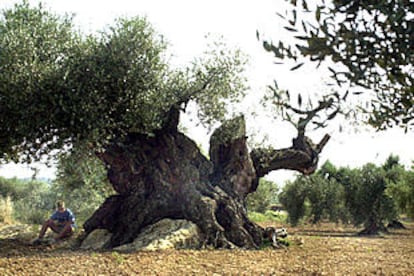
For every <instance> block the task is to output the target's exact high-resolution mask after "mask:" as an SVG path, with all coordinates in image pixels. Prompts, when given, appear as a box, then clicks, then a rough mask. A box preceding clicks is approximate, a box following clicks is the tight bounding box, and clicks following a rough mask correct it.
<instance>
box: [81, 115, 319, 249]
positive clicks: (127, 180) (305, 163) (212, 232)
mask: <svg viewBox="0 0 414 276" xmlns="http://www.w3.org/2000/svg"><path fill="white" fill-rule="evenodd" d="M178 119H179V113H178V110H175V109H172V110H171V112H170V114H169V120H168V121H167V122H166V123H165V125H164V126H163V128H162V129H161V130H159V131H158V132H157V133H155V136H154V137H149V136H147V135H140V134H130V135H128V136H127V137H126V138H125V139H123V140H122V141H116V142H114V143H113V144H112V145H111V146H110V147H108V148H107V149H106V150H105V151H104V152H103V153H100V154H99V157H100V158H101V159H102V160H103V161H104V162H105V164H106V165H107V168H108V178H109V180H110V182H111V184H112V185H113V187H114V189H115V190H116V192H117V194H116V195H114V196H111V197H109V198H108V199H107V200H106V201H105V202H104V203H103V205H102V206H101V207H100V208H99V209H98V210H97V211H96V212H95V213H94V214H93V216H92V217H91V218H90V219H89V220H88V221H86V222H85V224H84V228H85V231H86V233H90V232H91V231H93V230H94V229H97V228H100V229H107V230H109V231H110V232H111V233H112V234H113V235H112V238H111V240H110V242H109V244H107V247H108V248H111V247H115V246H118V245H121V244H125V243H129V242H132V241H133V240H134V238H135V237H136V236H137V235H138V233H139V232H140V230H141V229H142V228H144V227H145V226H147V225H150V224H153V223H155V222H157V221H159V220H161V219H163V218H173V219H187V220H189V221H192V222H194V223H195V224H197V225H198V226H199V228H200V230H201V232H202V234H203V239H204V240H203V243H204V244H205V245H207V246H213V247H215V248H233V247H243V248H258V247H259V246H260V244H261V243H262V239H263V234H264V229H263V228H261V227H260V226H258V225H256V224H255V223H253V222H251V221H250V220H249V219H248V217H247V211H246V208H245V199H246V196H247V195H248V194H249V193H251V192H253V191H255V190H256V188H257V183H258V179H259V178H260V177H262V176H264V175H265V174H266V173H268V172H270V171H272V170H276V169H293V170H297V171H301V172H304V173H311V172H313V171H314V170H315V168H316V163H317V155H318V153H319V152H320V150H321V149H322V147H323V145H322V144H319V145H318V146H315V145H314V144H313V143H311V142H310V140H309V139H307V138H306V137H305V136H302V137H299V138H297V139H296V140H294V142H293V146H292V147H291V148H288V149H282V150H263V149H255V150H253V151H252V152H251V153H250V152H249V150H248V148H247V145H246V139H247V137H246V134H245V123H244V119H243V117H239V118H236V119H233V120H231V121H228V122H226V123H225V124H223V125H222V126H221V127H220V128H218V129H217V130H216V131H215V132H214V133H213V135H212V137H211V140H210V160H208V159H207V158H206V157H205V156H203V155H202V154H201V152H200V151H199V149H198V147H197V145H196V144H195V143H194V142H193V141H192V140H190V139H189V138H188V137H186V136H185V135H184V134H182V133H180V132H179V131H178V130H177V125H178ZM325 140H327V139H325ZM324 143H326V141H325V142H324Z"/></svg>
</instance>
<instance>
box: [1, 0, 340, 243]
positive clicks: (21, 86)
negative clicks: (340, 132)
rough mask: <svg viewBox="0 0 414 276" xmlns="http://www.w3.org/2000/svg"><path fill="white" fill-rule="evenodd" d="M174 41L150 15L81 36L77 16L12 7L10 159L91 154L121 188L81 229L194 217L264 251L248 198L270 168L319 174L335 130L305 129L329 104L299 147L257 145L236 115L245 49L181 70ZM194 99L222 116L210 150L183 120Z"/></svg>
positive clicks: (8, 29)
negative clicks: (318, 136)
mask: <svg viewBox="0 0 414 276" xmlns="http://www.w3.org/2000/svg"><path fill="white" fill-rule="evenodd" d="M166 48H167V44H166V42H165V41H164V39H163V38H162V36H160V35H159V34H157V32H156V31H155V30H154V29H153V28H152V26H151V24H150V23H149V22H148V21H147V20H146V19H145V18H140V17H134V18H124V19H119V20H117V21H116V22H115V23H114V24H113V25H112V26H111V27H109V28H107V29H106V30H105V31H103V32H101V33H97V34H83V33H81V32H79V31H76V29H75V28H74V26H73V24H72V20H71V18H69V17H61V16H57V15H55V14H53V13H51V12H49V11H47V10H45V9H43V8H42V7H31V6H30V5H29V4H28V3H27V2H23V3H22V4H18V5H16V6H15V7H14V8H11V9H8V10H4V11H3V12H2V15H1V18H0V49H1V51H0V68H1V72H2V73H1V75H0V106H1V107H2V108H1V110H0V142H1V143H0V159H1V160H20V161H26V162H30V161H33V160H39V159H41V158H42V156H45V155H47V156H49V157H53V156H56V152H57V153H67V152H70V151H73V150H75V149H80V148H86V149H87V150H89V151H90V152H93V153H94V154H95V155H96V156H97V157H98V158H99V159H100V160H101V161H102V162H103V163H104V166H105V168H106V170H107V178H108V181H109V182H110V184H111V185H112V187H113V189H114V191H115V194H114V195H111V196H109V197H108V198H107V199H106V200H105V201H104V203H103V204H102V205H101V206H100V207H99V208H98V209H97V210H96V212H95V213H94V214H93V215H92V216H91V217H90V218H89V219H88V220H87V221H86V222H85V223H84V225H83V227H84V229H85V231H86V234H89V233H91V232H92V231H93V230H95V229H107V230H108V231H110V232H111V234H112V235H111V239H110V241H109V242H108V243H107V244H106V247H108V248H111V247H115V246H118V245H121V244H125V243H129V242H132V241H133V240H134V238H135V237H136V236H137V235H138V234H139V232H140V231H141V230H142V229H143V228H144V227H146V226H148V225H151V224H153V223H156V222H157V221H159V220H161V219H164V218H172V219H187V220H189V221H192V222H194V223H195V224H196V225H197V226H198V227H199V229H200V233H202V239H203V240H202V241H200V243H202V244H205V245H209V246H213V247H245V248H258V247H259V246H260V243H261V242H262V238H263V232H264V230H263V229H262V227H260V226H259V225H257V224H255V223H253V222H251V221H250V220H249V219H248V217H247V214H246V208H245V206H246V205H245V199H246V196H247V195H248V194H249V193H251V192H253V191H255V190H256V188H257V186H258V185H259V178H261V177H263V176H264V175H266V174H267V173H269V172H270V171H272V170H277V169H291V170H296V171H299V172H303V173H306V174H310V173H312V172H314V171H315V169H316V165H317V161H318V154H319V153H320V152H321V150H322V148H323V146H324V145H325V144H326V142H327V140H328V138H327V137H325V138H324V139H323V140H322V141H321V143H319V144H314V143H312V141H311V140H310V139H309V138H308V137H306V136H305V127H306V125H307V123H308V122H309V121H310V120H311V119H312V118H314V117H315V115H316V113H317V112H319V111H321V110H322V109H324V107H327V105H326V104H325V105H324V106H322V105H321V106H320V107H319V109H316V110H311V111H310V112H308V113H306V112H304V113H302V114H304V115H307V116H305V117H306V118H305V119H306V120H304V121H301V123H300V124H299V125H300V127H299V128H298V136H297V137H296V138H294V139H293V145H292V146H291V147H288V148H282V149H273V148H266V149H261V148H255V149H252V150H251V151H249V149H248V147H247V145H246V141H247V137H246V130H245V122H244V117H243V115H242V114H240V115H239V116H237V117H235V118H231V117H230V116H229V113H228V110H229V108H228V107H229V106H231V105H232V104H236V103H237V102H238V100H240V99H241V98H242V97H243V95H244V94H245V93H246V85H245V81H244V77H243V74H242V73H243V68H244V63H245V59H244V58H243V55H242V54H241V53H240V51H238V50H229V49H228V48H227V47H225V46H224V45H223V44H222V43H221V42H218V43H217V44H216V45H215V47H214V48H212V49H209V50H208V51H206V53H205V55H204V56H202V57H200V58H199V59H196V60H195V62H194V63H192V64H191V65H189V66H188V67H184V68H173V67H171V66H169V64H168V57H167V56H166V54H165V53H166V51H165V50H166ZM190 103H192V104H195V105H196V106H197V115H198V117H199V119H200V120H201V121H202V122H203V123H205V124H209V125H211V126H213V125H214V126H217V125H216V124H217V123H219V122H221V123H222V124H221V126H219V127H217V128H216V129H215V130H214V132H213V134H212V135H211V138H210V149H209V159H208V158H206V157H205V156H204V155H203V154H202V153H201V152H200V150H199V148H198V147H197V145H196V143H195V142H193V141H192V140H191V139H190V138H188V137H187V136H186V135H185V134H183V133H182V132H180V131H179V129H178V123H179V121H180V115H181V114H182V113H184V112H186V110H187V106H188V104H190ZM331 103H332V102H331ZM329 106H330V105H329Z"/></svg>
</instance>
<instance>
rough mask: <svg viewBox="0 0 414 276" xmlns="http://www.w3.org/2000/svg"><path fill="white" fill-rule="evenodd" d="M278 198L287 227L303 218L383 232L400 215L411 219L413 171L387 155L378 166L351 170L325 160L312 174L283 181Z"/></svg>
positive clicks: (372, 232)
mask: <svg viewBox="0 0 414 276" xmlns="http://www.w3.org/2000/svg"><path fill="white" fill-rule="evenodd" d="M279 200H280V202H281V203H282V204H283V206H284V207H285V209H286V210H287V212H288V214H289V217H288V219H289V222H290V223H291V224H292V225H296V224H298V223H299V222H300V221H301V220H303V219H306V218H307V219H308V220H309V221H310V222H311V223H318V222H320V221H322V220H328V221H332V222H342V223H346V224H348V223H352V224H353V225H355V226H363V227H364V229H363V230H362V232H361V233H365V234H374V233H378V232H381V231H382V232H385V231H386V230H387V229H386V225H387V223H390V222H395V221H398V220H399V218H400V216H401V215H403V214H404V215H406V216H408V217H410V218H414V171H413V168H411V170H406V169H405V168H404V166H403V165H401V164H400V162H399V157H398V156H393V155H391V156H389V157H388V159H387V160H386V161H385V163H384V164H383V165H382V166H377V165H374V164H370V163H369V164H366V165H364V166H363V167H362V168H354V169H351V168H347V167H339V168H337V167H335V166H334V165H333V164H332V163H331V162H329V161H327V162H326V163H325V164H324V165H323V166H322V167H321V168H320V169H319V170H318V171H317V172H316V173H315V174H313V175H311V176H307V177H305V176H299V177H297V178H296V179H295V180H294V181H291V182H288V183H287V184H286V185H285V186H284V188H283V190H282V192H281V193H280V194H279Z"/></svg>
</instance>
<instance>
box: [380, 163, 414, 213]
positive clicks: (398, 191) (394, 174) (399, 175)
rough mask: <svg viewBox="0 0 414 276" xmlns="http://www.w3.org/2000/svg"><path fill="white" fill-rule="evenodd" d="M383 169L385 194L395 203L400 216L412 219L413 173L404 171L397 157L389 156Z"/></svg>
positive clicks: (413, 203) (413, 205) (413, 198)
mask: <svg viewBox="0 0 414 276" xmlns="http://www.w3.org/2000/svg"><path fill="white" fill-rule="evenodd" d="M383 168H384V170H385V172H386V179H387V189H386V194H387V195H388V196H390V197H391V198H392V199H393V201H394V202H395V205H396V207H397V208H398V211H399V213H400V214H407V215H408V216H409V217H411V218H414V171H413V170H411V171H406V170H405V169H404V167H403V166H402V165H400V164H399V158H398V156H393V155H391V156H390V157H389V158H388V159H387V161H386V162H385V164H384V165H383Z"/></svg>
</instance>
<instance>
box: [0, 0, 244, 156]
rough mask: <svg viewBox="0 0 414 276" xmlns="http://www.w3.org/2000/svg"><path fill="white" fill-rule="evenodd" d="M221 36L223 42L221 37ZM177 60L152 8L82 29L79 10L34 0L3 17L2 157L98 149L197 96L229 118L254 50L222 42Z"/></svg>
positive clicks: (149, 130) (211, 113)
mask: <svg viewBox="0 0 414 276" xmlns="http://www.w3.org/2000/svg"><path fill="white" fill-rule="evenodd" d="M219 44H220V43H219ZM213 46H216V48H214V49H213V48H212V49H210V51H209V52H207V53H206V54H205V55H204V57H201V58H199V59H198V60H196V61H195V62H194V63H193V64H192V65H191V66H188V67H186V68H180V69H173V68H171V67H170V66H169V64H168V57H167V56H166V49H167V43H166V42H165V40H164V38H163V37H162V36H161V35H159V34H158V33H157V32H156V31H155V30H154V29H153V28H152V26H151V24H150V23H149V22H148V21H147V19H146V18H141V17H133V18H120V19H118V20H117V21H116V22H115V23H114V24H113V25H112V26H109V27H108V28H106V29H105V30H104V31H102V32H99V33H94V34H83V33H81V32H80V31H78V30H76V29H75V28H74V26H73V24H72V18H71V17H68V16H63V17H62V16H58V15H55V14H53V13H52V12H50V11H47V10H45V9H44V8H43V7H42V6H41V5H39V6H38V7H31V6H30V5H29V4H28V3H27V2H26V1H24V2H23V3H21V4H17V5H15V7H14V8H12V9H9V10H4V11H3V12H2V16H1V17H0V49H1V51H0V69H1V72H2V74H1V76H0V105H1V106H2V108H1V110H0V159H3V160H9V159H13V160H15V161H17V160H19V159H21V158H22V159H23V161H27V162H30V161H31V160H39V159H40V158H41V156H43V155H46V154H49V153H51V152H52V151H53V150H59V151H61V150H68V149H71V148H75V147H76V146H77V145H78V144H83V145H84V144H88V145H89V146H90V147H92V148H94V149H96V150H99V149H100V148H103V147H105V145H107V144H108V143H110V142H113V141H114V140H117V139H120V138H121V137H123V136H125V135H127V134H128V133H141V134H147V135H152V134H153V133H154V132H155V131H156V130H158V129H160V128H162V126H163V124H164V123H165V121H166V120H168V112H169V111H170V110H171V109H172V108H174V109H177V110H183V111H184V110H185V107H186V105H187V103H188V102H189V101H195V102H196V103H197V104H198V106H199V110H200V112H199V117H200V119H201V120H202V121H203V122H205V123H207V124H209V123H214V122H216V121H217V120H222V119H223V118H224V116H225V114H226V112H225V110H226V108H227V107H228V104H229V103H230V102H235V101H237V100H238V99H239V98H240V97H241V96H242V95H243V92H244V89H245V85H244V83H245V80H244V78H243V77H242V75H241V72H242V71H243V66H244V64H245V59H244V57H243V56H242V54H241V53H240V52H239V51H238V50H234V51H233V50H228V49H227V48H226V47H225V45H224V44H223V43H221V44H220V45H213Z"/></svg>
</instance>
